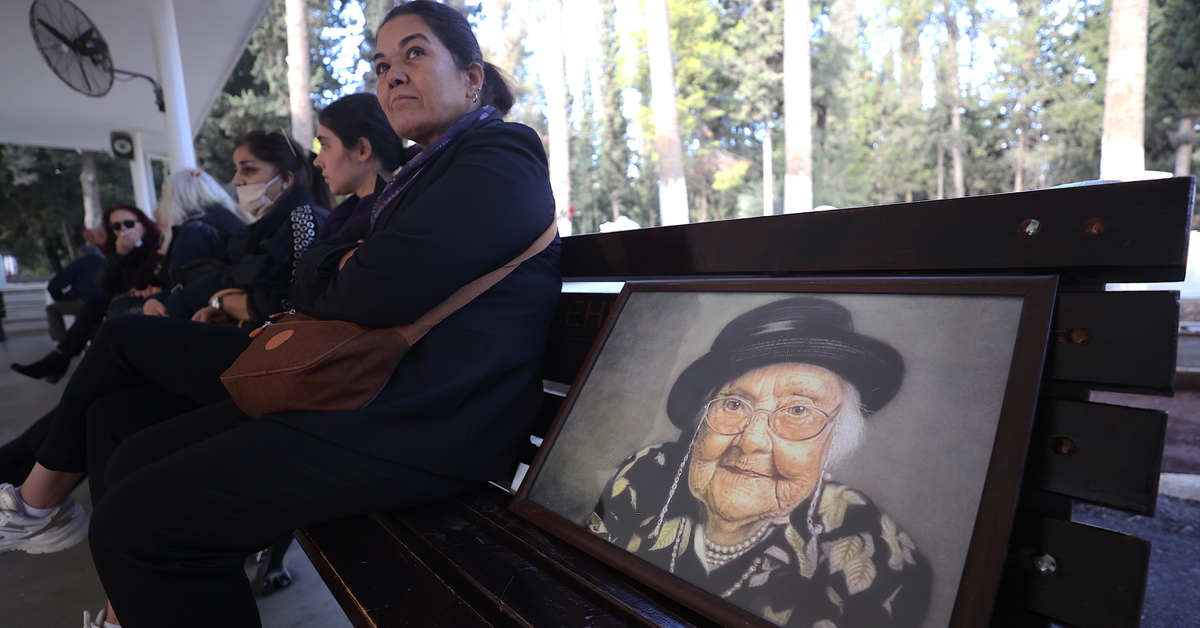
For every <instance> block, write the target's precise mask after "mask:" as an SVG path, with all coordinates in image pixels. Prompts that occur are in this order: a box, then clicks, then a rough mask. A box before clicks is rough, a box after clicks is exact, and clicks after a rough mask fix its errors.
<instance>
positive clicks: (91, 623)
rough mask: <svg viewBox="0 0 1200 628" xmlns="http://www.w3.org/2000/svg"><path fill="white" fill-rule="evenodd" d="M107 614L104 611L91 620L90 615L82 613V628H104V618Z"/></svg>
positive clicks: (85, 612) (106, 610) (105, 610)
mask: <svg viewBox="0 0 1200 628" xmlns="http://www.w3.org/2000/svg"><path fill="white" fill-rule="evenodd" d="M107 614H108V609H107V608H106V609H104V610H102V611H100V612H99V613H96V618H95V619H92V614H91V613H89V612H87V611H83V628H104V618H105V615H107Z"/></svg>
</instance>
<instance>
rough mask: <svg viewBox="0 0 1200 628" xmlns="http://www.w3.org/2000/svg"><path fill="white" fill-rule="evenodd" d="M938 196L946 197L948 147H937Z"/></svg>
mask: <svg viewBox="0 0 1200 628" xmlns="http://www.w3.org/2000/svg"><path fill="white" fill-rule="evenodd" d="M937 198H939V199H941V198H946V149H945V148H944V147H942V146H941V145H939V146H938V147H937Z"/></svg>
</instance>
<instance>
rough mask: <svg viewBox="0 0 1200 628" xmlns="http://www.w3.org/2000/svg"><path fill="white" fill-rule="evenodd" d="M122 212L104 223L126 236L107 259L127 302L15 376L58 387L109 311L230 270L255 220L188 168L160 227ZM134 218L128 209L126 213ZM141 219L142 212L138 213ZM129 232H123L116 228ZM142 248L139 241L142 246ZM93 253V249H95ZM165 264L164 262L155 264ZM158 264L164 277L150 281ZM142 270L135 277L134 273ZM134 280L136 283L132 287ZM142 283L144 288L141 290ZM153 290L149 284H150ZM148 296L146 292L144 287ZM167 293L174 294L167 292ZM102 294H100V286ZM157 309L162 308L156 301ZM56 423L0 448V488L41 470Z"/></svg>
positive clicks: (179, 176)
mask: <svg viewBox="0 0 1200 628" xmlns="http://www.w3.org/2000/svg"><path fill="white" fill-rule="evenodd" d="M118 209H119V207H115V208H111V209H110V211H111V212H112V216H113V218H112V220H105V221H104V228H105V229H106V230H107V231H108V233H109V234H114V233H118V232H120V231H122V230H124V231H125V232H126V233H122V234H121V235H120V236H119V237H118V238H116V240H114V239H113V238H112V236H111V235H109V237H108V239H107V240H106V242H109V243H113V244H114V247H115V250H114V251H112V252H111V253H110V254H109V255H108V256H107V258H106V272H105V275H104V277H103V278H104V280H105V287H106V288H110V289H111V288H117V289H118V290H117V292H118V293H122V292H123V293H125V294H124V295H123V296H119V297H117V298H115V299H114V298H113V295H112V294H109V293H104V296H103V297H102V298H100V299H99V300H97V301H96V302H95V303H93V304H92V305H91V306H89V307H88V308H87V310H86V313H85V314H83V315H82V316H77V318H76V325H75V326H73V327H72V329H73V330H74V331H73V332H72V335H71V336H70V337H69V338H66V339H64V341H63V342H62V343H60V345H59V347H60V348H59V349H56V350H55V351H54V352H53V353H51V354H50V355H49V356H47V358H46V359H44V360H42V362H39V363H35V364H31V365H28V366H22V365H19V364H17V365H13V369H15V370H17V371H18V372H22V373H25V374H29V375H31V376H39V375H40V376H42V377H45V378H46V379H47V380H49V381H51V382H54V381H57V380H58V379H59V378H61V377H62V375H63V374H64V373H65V372H66V370H67V367H68V366H69V365H70V360H71V357H73V356H74V355H77V354H78V353H79V352H80V351H82V350H83V347H84V346H85V345H86V343H87V341H88V340H89V339H90V338H91V337H92V336H94V335H95V329H96V327H98V326H99V324H100V321H101V320H102V319H103V317H104V316H105V312H106V311H107V312H108V315H109V316H113V315H116V314H125V313H129V311H130V309H131V308H132V307H136V308H137V310H136V311H137V312H139V313H140V312H141V311H142V308H143V307H144V305H143V301H145V299H146V297H148V296H150V295H153V294H159V295H161V296H162V297H164V298H165V297H166V296H167V294H168V293H170V292H173V289H172V288H173V287H174V286H178V285H180V284H181V283H182V282H183V280H184V278H185V277H186V276H187V275H188V273H189V272H191V273H195V272H196V271H197V270H198V267H200V266H201V265H203V264H206V263H217V264H221V265H224V266H227V265H228V262H229V239H230V237H231V236H233V235H235V234H241V233H242V232H244V231H245V230H246V221H247V220H248V219H252V216H251V215H250V214H249V213H248V212H245V211H244V210H242V209H240V208H239V207H238V206H237V204H236V203H234V202H233V199H232V198H230V197H229V194H228V193H226V192H225V190H224V188H222V187H221V185H220V184H219V183H217V182H216V180H215V179H213V178H212V176H210V175H209V174H208V173H206V172H204V171H202V170H193V169H190V168H189V169H185V170H180V171H178V172H174V173H172V174H171V175H170V176H168V177H167V178H166V180H165V181H163V187H162V199H161V200H160V202H159V204H158V207H157V208H156V209H155V214H156V218H157V222H156V223H150V222H149V219H148V218H147V219H146V222H142V221H141V219H139V221H138V224H139V225H140V226H141V227H140V228H141V229H142V231H141V233H140V234H139V232H138V227H136V226H135V227H134V228H126V226H125V224H124V222H123V221H125V220H127V219H128V217H127V216H125V215H124V214H120V215H118V214H117V210H118ZM123 211H126V210H123ZM138 213H139V214H140V212H138ZM118 224H119V225H120V227H121V229H116V228H115V225H118ZM147 224H155V225H156V227H155V230H154V231H153V233H155V234H157V233H158V229H161V231H162V234H163V235H162V237H161V244H159V245H158V246H159V251H160V252H161V251H165V253H164V254H162V255H161V256H160V255H151V254H150V252H151V251H152V247H151V245H149V244H146V243H147V242H150V243H151V244H153V243H154V242H157V241H159V239H160V238H159V236H158V235H150V236H148V237H147V233H148V231H149V229H150V228H149V227H147V226H146V225H147ZM121 238H126V239H130V238H141V240H142V243H143V246H142V247H139V248H138V249H136V250H134V251H132V252H130V253H129V254H126V255H124V256H122V255H121V249H122V248H123V247H124V245H123V244H122V242H121ZM133 241H134V242H136V241H137V240H136V239H134V240H133ZM89 246H91V245H89ZM155 260H157V261H155ZM154 265H157V266H158V269H157V273H156V274H153V275H152V276H149V277H148V276H147V273H149V272H151V271H153V266H154ZM131 268H132V269H134V270H129V269H131ZM126 277H127V278H128V280H126ZM134 277H136V278H137V284H136V285H135V283H134ZM143 281H145V282H147V284H146V285H141V284H142V282H143ZM139 287H140V288H141V289H138V288H139ZM164 288H165V290H166V293H164V292H163V290H164ZM97 289H99V287H97ZM156 303H157V301H156ZM39 364H44V365H46V368H47V369H52V370H51V371H49V372H45V371H42V370H39V367H38V365H39ZM53 416H54V412H53V411H51V412H50V413H49V414H47V415H46V416H44V417H42V419H40V420H39V421H37V422H35V423H34V424H33V425H31V426H30V427H29V428H27V429H26V431H25V433H23V434H22V435H21V436H19V437H18V438H16V439H14V440H13V441H11V442H9V443H7V444H5V445H3V446H0V482H20V481H21V480H22V479H24V478H25V477H26V476H27V475H29V472H30V470H31V469H32V468H33V464H34V462H35V455H36V453H37V450H38V448H39V447H40V445H41V443H42V440H43V439H44V438H45V435H46V434H47V433H48V432H49V429H50V427H49V423H50V421H51V420H52V418H53Z"/></svg>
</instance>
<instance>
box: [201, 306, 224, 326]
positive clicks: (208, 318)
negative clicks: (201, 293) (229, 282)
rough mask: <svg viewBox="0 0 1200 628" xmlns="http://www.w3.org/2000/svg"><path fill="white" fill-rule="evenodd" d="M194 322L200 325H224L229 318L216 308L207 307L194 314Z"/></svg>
mask: <svg viewBox="0 0 1200 628" xmlns="http://www.w3.org/2000/svg"><path fill="white" fill-rule="evenodd" d="M192 320H194V321H196V322H198V323H224V322H226V321H228V320H229V317H228V316H226V315H225V313H224V312H222V311H221V310H218V309H217V308H215V307H208V306H205V307H202V308H200V309H199V310H196V313H195V314H192Z"/></svg>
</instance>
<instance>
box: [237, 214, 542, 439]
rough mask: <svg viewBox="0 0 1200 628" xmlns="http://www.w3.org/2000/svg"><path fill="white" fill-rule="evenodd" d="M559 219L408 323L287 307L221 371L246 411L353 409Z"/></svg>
mask: <svg viewBox="0 0 1200 628" xmlns="http://www.w3.org/2000/svg"><path fill="white" fill-rule="evenodd" d="M557 234H558V229H557V225H555V224H554V223H551V224H550V226H549V227H548V228H547V229H546V231H545V232H544V233H542V235H541V236H540V237H538V239H537V240H536V241H535V242H534V243H533V244H532V245H531V246H530V247H529V248H528V249H527V250H526V251H525V252H524V253H522V254H521V255H519V256H517V258H516V259H514V260H513V261H511V262H509V263H507V264H505V265H504V266H501V267H500V268H497V269H496V270H494V271H492V272H490V273H488V274H486V275H483V276H482V277H480V278H478V279H476V280H475V281H472V282H471V283H469V284H467V285H465V286H463V287H462V288H460V289H459V290H458V291H457V292H455V293H454V294H452V295H450V297H449V298H447V299H446V300H445V301H443V302H442V303H441V304H439V305H438V306H436V307H434V308H433V309H432V310H429V311H428V312H427V313H426V314H425V315H424V316H422V317H421V318H419V319H417V321H416V322H414V323H412V324H411V325H397V326H396V327H388V328H383V329H365V328H363V327H360V326H358V325H355V324H354V323H349V322H346V321H323V320H317V319H315V318H313V317H311V316H306V315H304V314H286V315H284V316H283V317H281V318H279V319H277V320H275V321H273V322H268V324H266V325H264V326H263V327H261V328H258V329H255V330H254V331H253V332H251V334H250V336H251V337H252V338H254V340H253V342H251V343H250V346H249V347H248V348H247V349H246V350H245V351H243V352H242V355H240V356H238V359H237V361H235V362H234V363H233V365H232V366H230V367H229V369H228V370H227V371H225V372H224V373H223V374H222V375H221V383H222V384H224V385H225V388H226V389H227V390H229V394H230V395H231V396H232V397H233V400H234V401H235V402H237V405H238V407H239V408H241V409H242V411H243V412H245V413H246V414H249V415H250V416H252V417H254V418H256V419H258V418H261V417H262V416H263V415H264V414H275V413H278V412H296V411H314V412H320V411H328V410H355V409H358V408H361V407H363V406H365V405H367V404H368V403H371V401H372V400H374V399H375V397H376V396H378V395H379V391H380V390H383V386H384V385H385V384H387V381H388V379H390V378H391V376H392V373H393V372H394V371H395V370H396V366H397V365H398V364H400V360H401V358H403V357H404V354H405V353H407V352H408V350H409V349H410V348H412V346H413V345H414V344H416V342H417V341H418V340H420V339H421V337H422V336H424V335H425V334H426V333H427V332H428V331H429V330H430V329H432V328H433V326H434V325H436V324H438V323H440V322H441V321H443V320H444V319H445V318H446V317H447V316H450V315H451V314H453V313H454V312H456V311H457V310H458V309H459V308H461V307H463V306H464V305H466V304H467V303H470V302H471V300H472V299H474V298H475V297H477V296H479V295H481V294H483V293H484V291H486V290H487V289H488V288H491V287H492V286H494V285H495V284H496V283H497V282H499V281H500V280H501V279H503V278H504V277H506V276H508V274H509V273H511V272H512V271H513V269H514V268H516V267H517V266H518V265H519V264H521V262H524V261H525V260H527V259H529V258H531V257H533V256H535V255H537V254H538V253H541V252H542V250H543V249H545V248H546V247H547V246H549V245H550V243H551V242H552V241H554V236H555V235H557Z"/></svg>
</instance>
